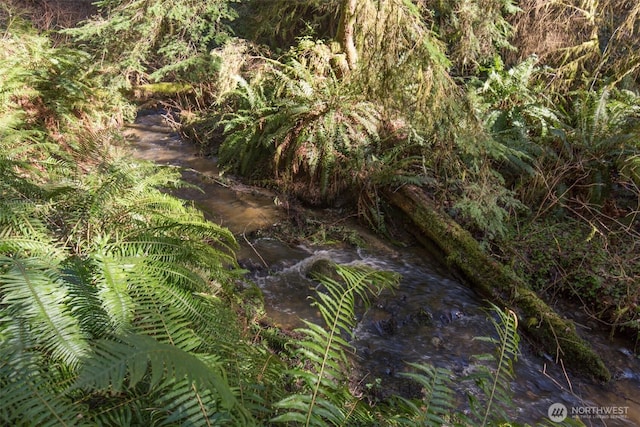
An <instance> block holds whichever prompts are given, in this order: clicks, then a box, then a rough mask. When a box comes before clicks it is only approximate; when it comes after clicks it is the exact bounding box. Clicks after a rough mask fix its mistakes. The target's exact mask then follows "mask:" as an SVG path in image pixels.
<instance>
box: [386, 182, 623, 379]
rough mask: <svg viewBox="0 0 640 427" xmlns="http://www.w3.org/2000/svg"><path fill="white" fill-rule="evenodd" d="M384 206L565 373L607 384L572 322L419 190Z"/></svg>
mask: <svg viewBox="0 0 640 427" xmlns="http://www.w3.org/2000/svg"><path fill="white" fill-rule="evenodd" d="M387 198H388V200H389V201H390V202H391V203H392V204H393V205H395V206H396V207H398V208H399V209H400V210H402V211H403V212H404V213H405V214H406V215H407V216H408V217H409V218H410V219H411V220H412V222H413V223H414V224H415V225H416V226H417V227H418V229H419V230H420V231H421V233H422V234H423V235H424V236H426V237H427V238H428V239H429V240H431V241H432V242H433V243H435V244H436V245H437V246H438V248H439V249H440V250H442V251H443V252H444V255H445V257H446V261H447V263H448V264H449V266H450V267H452V268H454V269H456V270H458V271H459V272H460V273H461V274H462V275H463V276H464V278H465V279H466V280H467V281H468V283H469V284H470V286H471V287H472V288H473V289H474V290H475V291H477V292H478V293H479V294H481V295H482V296H484V297H486V298H488V299H489V300H491V301H492V302H494V303H495V304H498V305H504V306H507V307H510V308H511V309H513V310H514V311H515V312H516V313H517V314H518V316H519V317H520V318H521V319H522V320H524V321H521V322H520V325H521V328H522V329H523V331H524V333H525V334H526V335H527V336H529V337H531V338H533V339H535V340H536V341H537V342H538V343H540V345H542V347H543V348H544V350H545V351H546V352H548V353H549V354H551V355H554V356H556V358H557V359H558V360H560V359H562V361H563V364H564V366H565V367H568V368H570V369H572V370H574V371H578V372H582V373H586V374H588V375H591V376H593V377H595V378H597V379H598V380H603V381H608V380H610V379H611V374H610V372H609V370H608V369H607V367H606V366H605V364H604V362H603V361H602V359H601V358H600V356H598V354H596V352H595V351H594V350H593V349H592V348H591V346H590V345H589V344H588V343H587V342H586V341H585V340H584V339H583V338H581V337H580V336H579V335H578V333H577V332H576V328H575V325H574V323H573V322H571V321H570V320H567V319H564V318H562V317H560V316H559V315H558V313H556V312H555V311H554V310H553V309H552V308H551V307H549V306H548V305H547V304H546V303H545V302H544V301H542V300H541V299H540V298H539V297H538V296H537V295H536V293H535V292H533V291H532V290H531V289H529V288H528V287H527V285H526V283H525V282H524V281H523V280H522V279H521V278H520V277H518V276H517V275H516V274H515V273H514V272H513V271H512V270H511V269H509V268H508V267H506V266H504V265H501V264H500V263H498V262H497V261H495V260H494V259H492V258H491V257H490V256H488V255H487V254H486V253H484V252H483V251H482V249H481V248H480V246H479V245H478V243H477V241H476V240H475V239H474V238H473V237H472V236H471V235H470V234H469V233H468V232H467V231H466V230H464V229H463V228H462V227H460V226H459V225H458V224H457V223H456V222H455V221H453V220H452V219H451V218H449V217H448V216H446V215H444V214H441V213H439V211H438V209H437V207H436V206H435V204H434V203H433V201H432V200H431V199H430V198H429V197H428V196H426V195H425V194H424V192H423V191H422V190H420V189H419V188H417V187H414V186H405V187H403V188H401V189H400V190H398V191H395V192H391V191H390V192H387Z"/></svg>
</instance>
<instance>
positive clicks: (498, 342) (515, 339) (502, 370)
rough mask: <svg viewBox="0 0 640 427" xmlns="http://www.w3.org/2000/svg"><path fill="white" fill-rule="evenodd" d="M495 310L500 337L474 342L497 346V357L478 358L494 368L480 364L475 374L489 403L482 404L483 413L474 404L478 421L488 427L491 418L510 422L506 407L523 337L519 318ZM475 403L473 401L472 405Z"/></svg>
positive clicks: (496, 325) (495, 308)
mask: <svg viewBox="0 0 640 427" xmlns="http://www.w3.org/2000/svg"><path fill="white" fill-rule="evenodd" d="M491 306H492V311H493V312H494V313H496V314H497V316H498V320H495V319H494V318H493V317H491V322H492V323H493V325H494V327H495V329H496V332H497V333H498V337H497V338H494V337H477V338H475V339H477V340H480V341H485V342H488V343H490V344H493V345H495V346H496V352H495V353H496V354H495V355H493V354H484V355H479V356H475V359H476V360H478V361H483V362H488V363H491V364H493V365H494V366H491V367H488V366H487V365H480V366H479V370H478V372H477V373H476V374H473V375H472V378H474V379H475V381H476V384H478V386H479V387H480V388H481V389H482V391H483V392H484V394H485V398H486V401H484V402H482V405H483V412H479V408H477V407H475V406H476V405H472V408H473V409H474V410H475V411H476V415H477V416H479V418H478V421H479V422H481V425H483V426H485V425H487V423H488V422H489V417H490V416H494V417H495V416H496V415H499V416H500V417H501V418H502V419H509V417H508V415H507V413H506V412H505V410H504V407H506V406H510V404H511V389H510V384H511V382H512V381H513V379H514V372H513V362H514V361H517V359H518V355H519V354H520V349H519V345H520V336H519V334H518V330H517V329H518V316H517V315H516V314H515V313H514V312H513V311H511V310H507V311H503V310H500V309H499V308H498V307H497V306H495V305H494V304H491ZM472 403H473V402H472Z"/></svg>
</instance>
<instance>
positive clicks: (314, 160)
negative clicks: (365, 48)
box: [220, 41, 419, 204]
mask: <svg viewBox="0 0 640 427" xmlns="http://www.w3.org/2000/svg"><path fill="white" fill-rule="evenodd" d="M332 58H335V55H334V54H333V53H331V51H330V49H329V47H327V46H325V45H324V44H322V43H312V42H309V41H302V42H301V44H300V47H299V50H298V51H294V52H292V55H291V56H290V57H289V58H288V59H287V60H286V62H285V63H279V62H274V61H272V62H270V63H271V67H270V68H269V70H268V71H267V72H265V75H263V76H262V77H261V78H257V79H256V80H255V81H253V82H251V83H247V82H244V81H242V82H241V87H240V90H239V91H237V92H236V96H237V97H238V98H236V103H237V105H239V108H238V109H237V110H236V111H235V112H234V113H231V114H229V115H228V116H227V117H226V118H225V119H224V120H223V121H222V123H223V124H224V126H225V131H226V138H225V141H224V143H223V144H222V145H221V147H220V160H221V162H222V163H223V164H225V165H226V167H227V168H228V169H232V170H235V171H238V172H240V173H242V174H245V175H250V176H252V177H254V178H266V177H269V176H270V175H273V176H275V177H276V178H278V179H279V180H281V182H282V184H283V186H284V187H285V188H286V189H288V190H289V191H290V192H291V193H293V194H295V195H297V196H299V197H301V198H303V199H305V200H307V201H309V202H311V203H315V204H318V203H327V202H330V201H333V200H335V198H336V197H337V196H339V195H340V194H341V193H344V192H345V191H347V190H353V189H356V191H361V192H362V194H363V197H365V196H366V197H370V196H371V194H372V190H373V186H375V184H380V183H381V182H382V181H386V182H385V183H389V182H392V181H393V180H394V179H400V177H401V176H402V175H403V174H406V175H409V174H410V173H409V170H410V169H411V168H412V167H414V165H415V164H416V163H419V158H416V157H415V156H413V157H412V156H411V151H412V149H413V148H412V144H415V145H414V146H416V145H417V144H416V143H415V142H413V141H415V139H419V137H416V138H414V140H412V141H411V142H407V143H405V145H401V146H393V145H392V144H393V141H392V137H391V136H389V135H387V134H386V133H385V132H386V131H385V129H384V121H383V116H382V112H381V111H380V108H379V107H378V106H376V105H375V104H373V103H372V102H369V101H367V100H366V99H364V98H363V97H362V96H361V94H358V93H356V92H355V91H354V88H353V87H352V86H350V85H349V84H348V82H345V81H343V80H340V79H339V78H338V77H337V75H336V70H334V69H333V68H332V67H331V60H332ZM413 150H414V151H415V149H413Z"/></svg>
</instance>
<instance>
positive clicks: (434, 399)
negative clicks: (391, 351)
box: [399, 363, 455, 426]
mask: <svg viewBox="0 0 640 427" xmlns="http://www.w3.org/2000/svg"><path fill="white" fill-rule="evenodd" d="M409 366H411V367H413V368H414V369H416V371H417V372H410V373H402V374H401V375H402V376H403V377H406V378H409V379H411V380H413V381H415V382H417V383H418V384H420V385H421V386H422V387H423V388H422V394H423V398H422V400H421V401H419V402H413V401H410V400H408V399H405V398H402V397H400V398H399V399H400V401H401V402H402V404H403V405H404V406H405V408H406V409H405V410H406V411H407V412H408V413H409V415H410V420H407V421H409V422H411V425H420V426H442V425H445V424H447V422H449V421H450V420H449V419H448V417H449V416H450V415H451V413H453V412H454V409H455V408H454V404H453V403H454V397H455V396H454V391H453V387H452V385H453V384H452V381H451V379H450V377H451V372H450V371H449V370H448V369H444V368H436V367H434V366H431V365H425V364H418V363H409Z"/></svg>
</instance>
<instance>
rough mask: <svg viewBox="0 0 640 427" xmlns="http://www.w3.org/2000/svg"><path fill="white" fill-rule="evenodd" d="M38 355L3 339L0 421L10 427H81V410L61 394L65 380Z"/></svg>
mask: <svg viewBox="0 0 640 427" xmlns="http://www.w3.org/2000/svg"><path fill="white" fill-rule="evenodd" d="M42 362H43V360H42V358H41V355H39V354H35V353H30V352H24V351H21V350H19V349H16V348H15V347H14V346H11V345H8V343H7V342H2V351H0V388H1V389H2V393H0V423H1V424H3V425H12V426H25V427H26V426H30V425H38V426H47V427H56V426H84V425H87V426H88V425H90V424H89V423H88V422H87V421H86V420H84V419H83V418H82V417H79V415H80V414H81V413H82V412H83V409H84V408H82V407H81V406H80V405H78V403H76V402H73V401H71V399H68V398H67V396H64V394H63V393H62V392H63V388H64V381H61V378H60V375H59V374H57V373H56V367H55V366H53V365H51V366H47V367H46V368H45V369H43V368H42Z"/></svg>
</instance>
